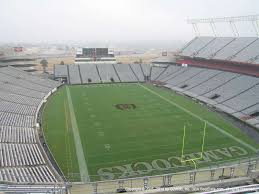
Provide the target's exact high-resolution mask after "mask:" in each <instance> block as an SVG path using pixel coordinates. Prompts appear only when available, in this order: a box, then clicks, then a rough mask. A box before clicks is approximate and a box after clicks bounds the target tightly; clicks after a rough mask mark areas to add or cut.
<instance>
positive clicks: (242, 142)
mask: <svg viewBox="0 0 259 194" xmlns="http://www.w3.org/2000/svg"><path fill="white" fill-rule="evenodd" d="M138 85H139V86H141V87H142V88H144V89H145V90H147V91H149V92H150V93H152V94H155V95H157V96H158V97H160V98H162V99H163V100H165V101H167V102H168V103H170V104H172V105H174V106H176V107H178V108H180V109H181V110H183V111H184V112H186V113H188V114H189V115H191V116H193V117H195V118H197V119H199V120H201V121H203V122H206V123H207V124H208V125H210V126H211V127H213V128H215V129H216V130H218V131H219V132H221V133H222V134H224V135H226V136H227V137H230V138H231V139H233V140H235V141H237V142H238V143H240V144H242V145H243V146H245V147H247V148H249V149H251V150H252V151H254V152H257V149H256V148H255V147H253V146H251V145H249V144H247V143H246V142H244V141H242V140H241V139H238V138H236V137H235V136H233V135H231V134H230V133H228V132H227V131H225V130H224V129H221V128H219V127H218V126H216V125H214V124H213V123H211V122H209V121H207V120H205V119H203V118H201V117H199V116H198V115H196V114H194V113H192V112H191V111H189V110H187V109H185V108H184V107H182V106H180V105H178V104H176V103H174V102H173V101H171V100H168V99H167V98H165V97H164V96H161V95H160V94H158V93H157V92H155V91H153V90H151V89H149V88H147V87H145V86H143V85H141V84H138Z"/></svg>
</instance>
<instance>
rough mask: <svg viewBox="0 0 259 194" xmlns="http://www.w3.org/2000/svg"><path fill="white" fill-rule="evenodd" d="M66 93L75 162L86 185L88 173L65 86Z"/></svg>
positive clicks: (69, 97) (72, 109) (71, 105)
mask: <svg viewBox="0 0 259 194" xmlns="http://www.w3.org/2000/svg"><path fill="white" fill-rule="evenodd" d="M66 91H67V99H68V106H69V113H70V119H71V126H72V131H73V134H74V144H75V147H76V155H77V161H78V166H79V171H80V176H81V181H82V182H84V183H86V182H90V178H89V173H88V169H87V165H86V160H85V156H84V151H83V146H82V143H81V138H80V135H79V130H78V126H77V122H76V116H75V112H74V107H73V102H72V98H71V95H70V90H69V87H67V86H66Z"/></svg>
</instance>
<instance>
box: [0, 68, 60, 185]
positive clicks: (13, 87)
mask: <svg viewBox="0 0 259 194" xmlns="http://www.w3.org/2000/svg"><path fill="white" fill-rule="evenodd" d="M59 85H60V83H58V82H56V81H53V80H49V79H44V78H40V77H38V76H32V75H30V74H28V73H26V72H23V71H21V70H17V69H15V68H12V67H2V68H0V182H8V183H9V182H12V183H53V182H58V181H60V180H61V178H60V177H59V176H58V175H57V173H54V171H53V169H52V170H51V168H52V167H51V168H50V167H49V165H50V163H49V162H47V160H48V159H46V158H47V157H46V156H45V153H44V152H43V151H42V148H41V145H40V143H39V141H38V134H37V131H36V129H35V125H36V123H35V120H36V117H37V110H38V107H39V105H40V104H41V102H42V100H43V99H44V97H45V96H46V95H48V94H49V93H50V92H51V91H52V90H53V89H54V88H56V87H58V86H59ZM54 174H55V175H54Z"/></svg>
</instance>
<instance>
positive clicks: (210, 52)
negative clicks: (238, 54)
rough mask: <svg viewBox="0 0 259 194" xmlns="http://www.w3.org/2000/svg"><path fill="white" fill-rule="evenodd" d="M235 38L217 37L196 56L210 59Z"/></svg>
mask: <svg viewBox="0 0 259 194" xmlns="http://www.w3.org/2000/svg"><path fill="white" fill-rule="evenodd" d="M234 40H235V39H234V38H230V37H219V38H215V39H213V41H211V43H210V44H208V45H207V46H205V47H204V48H203V49H201V50H200V51H199V52H198V54H197V55H196V56H195V57H200V58H205V59H210V58H212V57H213V56H214V55H215V54H216V53H217V52H218V51H220V50H221V49H222V48H223V47H224V46H226V45H228V44H230V43H231V42H232V41H234Z"/></svg>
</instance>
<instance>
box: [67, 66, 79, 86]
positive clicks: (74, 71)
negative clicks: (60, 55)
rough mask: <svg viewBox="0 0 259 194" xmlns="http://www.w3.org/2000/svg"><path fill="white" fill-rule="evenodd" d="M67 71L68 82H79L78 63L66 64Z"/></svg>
mask: <svg viewBox="0 0 259 194" xmlns="http://www.w3.org/2000/svg"><path fill="white" fill-rule="evenodd" d="M68 71H69V73H68V74H69V83H70V84H81V83H82V82H81V79H80V74H79V68H78V65H68Z"/></svg>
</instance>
